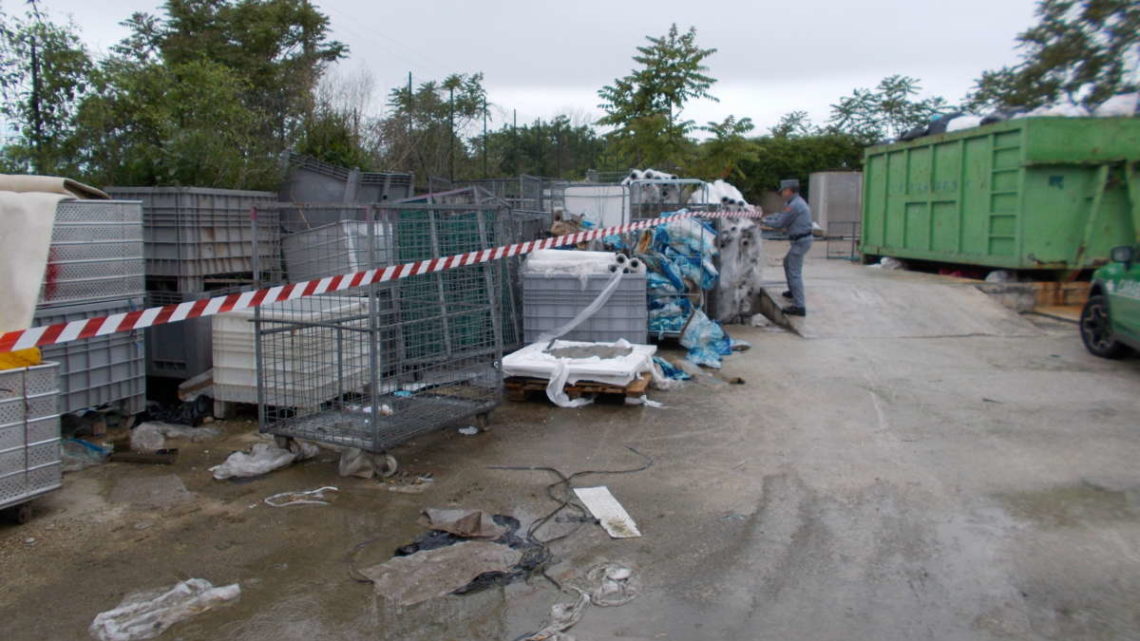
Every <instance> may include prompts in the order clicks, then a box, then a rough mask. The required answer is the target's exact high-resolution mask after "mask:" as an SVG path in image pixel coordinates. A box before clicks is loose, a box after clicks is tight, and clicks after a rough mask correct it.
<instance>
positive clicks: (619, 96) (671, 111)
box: [598, 24, 716, 167]
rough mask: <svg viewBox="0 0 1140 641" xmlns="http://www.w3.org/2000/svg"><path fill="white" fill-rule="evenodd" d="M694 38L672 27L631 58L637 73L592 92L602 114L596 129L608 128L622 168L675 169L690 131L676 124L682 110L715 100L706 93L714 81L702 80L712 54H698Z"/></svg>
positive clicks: (682, 123) (709, 51) (684, 123)
mask: <svg viewBox="0 0 1140 641" xmlns="http://www.w3.org/2000/svg"><path fill="white" fill-rule="evenodd" d="M696 38H697V30H696V28H693V27H690V28H689V30H688V31H687V32H685V33H683V34H682V33H680V32H679V31H678V29H677V25H676V24H674V25H673V26H671V27H670V28H669V32H668V33H667V34H666V35H664V36H661V37H658V38H653V37H649V36H647V37H646V40H648V41H649V45H643V46H640V47H638V48H637V51H638V54H637V55H635V56H634V57H633V60H634V62H636V63H637V64H638V67H637V68H635V69H634V70H633V71H632V72H630V74H629V75H627V76H625V77H623V78H617V79H615V80H614V83H613V84H612V85H607V86H605V87H603V88H602V89H601V90H600V91H598V96H599V97H600V98H601V99H602V104H601V105H599V107H600V108H601V109H602V110H603V111H605V113H606V115H605V116H604V117H603V118H602V119H601V120H599V121H598V124H599V125H603V126H610V127H613V128H614V129H613V131H611V132H610V134H609V135H608V137H609V139H610V142H611V144H612V145H613V149H612V150H611V151H612V153H613V154H615V155H616V156H617V157H619V158H621V159H623V160H624V161H625V163H626V166H629V165H630V164H632V165H636V166H639V167H641V166H648V165H654V166H665V167H668V166H676V165H678V164H680V163H681V161H682V160H683V156H684V154H685V152H686V150H687V148H688V147H689V146H690V141H688V140H687V136H688V134H689V133H690V132H691V131H692V130H693V129H694V127H695V125H694V123H693V122H692V121H691V120H683V119H681V114H682V112H683V110H684V107H685V105H686V104H687V103H688V102H690V101H691V100H694V99H699V98H708V99H710V100H716V97H715V96H713V95H712V94H710V93H709V89H710V88H712V86H713V84H715V83H716V79H715V78H712V77H711V76H709V75H707V74H706V72H707V71H708V67H707V66H705V64H704V61H705V59H706V58H708V57H709V56H711V55H712V54H714V53H716V49H701V48H700V47H698V46H697V43H696Z"/></svg>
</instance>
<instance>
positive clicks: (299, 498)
mask: <svg viewBox="0 0 1140 641" xmlns="http://www.w3.org/2000/svg"><path fill="white" fill-rule="evenodd" d="M339 491H340V488H338V487H336V486H333V485H326V486H324V487H318V488H317V489H315V490H302V491H298V492H281V493H279V494H274V495H273V496H267V497H265V499H263V500H262V502H263V503H265V504H266V505H268V506H270V507H289V506H290V505H328V504H329V502H328V501H326V500H325V492H339Z"/></svg>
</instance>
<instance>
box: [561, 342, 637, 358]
mask: <svg viewBox="0 0 1140 641" xmlns="http://www.w3.org/2000/svg"><path fill="white" fill-rule="evenodd" d="M546 353H547V354H550V355H551V356H554V357H556V358H593V357H595V356H596V357H598V358H621V357H623V356H629V355H630V354H632V353H633V348H632V347H618V346H616V345H575V346H572V347H556V348H554V349H548V350H546Z"/></svg>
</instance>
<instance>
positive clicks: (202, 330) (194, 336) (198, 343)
mask: <svg viewBox="0 0 1140 641" xmlns="http://www.w3.org/2000/svg"><path fill="white" fill-rule="evenodd" d="M212 295H214V292H201V293H194V294H180V293H176V292H150V293H148V294H147V300H148V304H149V306H151V307H158V306H160V305H177V304H179V303H184V302H187V301H194V300H199V299H202V298H209V297H210V296H212ZM219 295H220V293H219ZM212 340H213V339H212V330H211V325H210V317H209V316H206V317H200V318H190V319H186V320H183V321H179V322H177V323H166V324H163V325H155V326H154V327H148V328H147V329H146V355H147V359H146V374H147V376H159V377H163V378H176V379H180V380H186V379H188V378H193V377H195V376H197V375H199V374H201V373H203V372H205V371H206V370H208V369H210V368H211V367H213V364H214V356H213V342H212Z"/></svg>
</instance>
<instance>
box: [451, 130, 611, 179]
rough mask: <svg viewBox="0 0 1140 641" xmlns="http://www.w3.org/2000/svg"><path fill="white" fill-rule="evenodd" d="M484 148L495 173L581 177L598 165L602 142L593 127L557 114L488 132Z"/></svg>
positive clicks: (602, 149)
mask: <svg viewBox="0 0 1140 641" xmlns="http://www.w3.org/2000/svg"><path fill="white" fill-rule="evenodd" d="M473 142H474V141H473ZM487 147H488V154H489V156H490V157H491V159H492V167H493V168H494V171H495V173H496V174H498V175H503V176H514V175H519V174H530V175H536V176H552V177H555V178H582V177H584V176H585V175H586V171H587V170H588V169H591V168H594V167H596V166H598V162H599V160H600V158H601V155H602V152H603V151H604V149H605V141H604V140H603V139H602V138H601V137H600V136H599V135H598V133H597V132H596V131H595V130H594V128H593V127H590V126H589V125H584V124H580V125H574V124H573V123H572V122H571V120H570V117H569V116H566V115H559V116H556V117H555V118H554V119H553V120H550V121H544V120H541V119H538V120H535V121H534V122H533V123H531V124H530V125H523V126H521V127H503V128H502V129H500V130H498V131H494V132H491V134H489V135H488V137H487Z"/></svg>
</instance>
